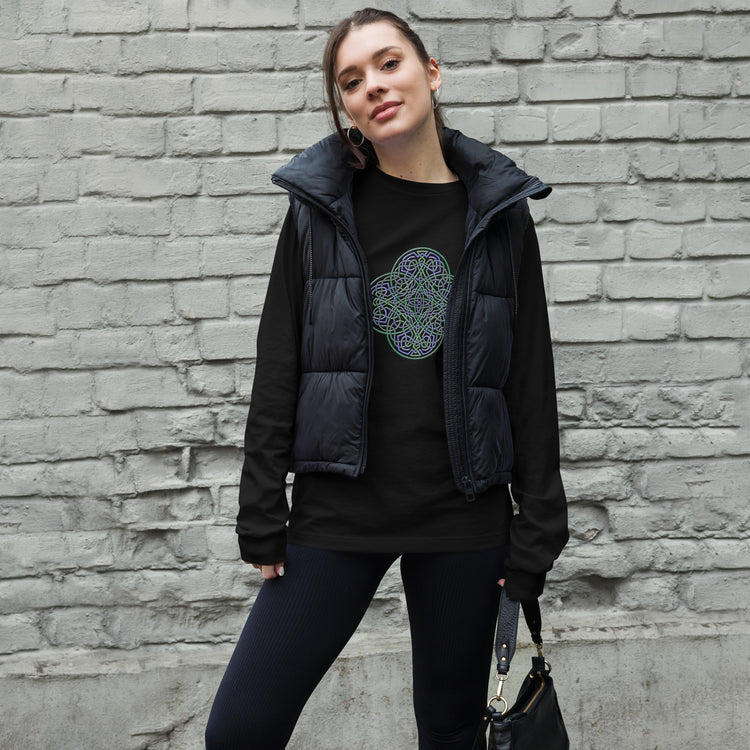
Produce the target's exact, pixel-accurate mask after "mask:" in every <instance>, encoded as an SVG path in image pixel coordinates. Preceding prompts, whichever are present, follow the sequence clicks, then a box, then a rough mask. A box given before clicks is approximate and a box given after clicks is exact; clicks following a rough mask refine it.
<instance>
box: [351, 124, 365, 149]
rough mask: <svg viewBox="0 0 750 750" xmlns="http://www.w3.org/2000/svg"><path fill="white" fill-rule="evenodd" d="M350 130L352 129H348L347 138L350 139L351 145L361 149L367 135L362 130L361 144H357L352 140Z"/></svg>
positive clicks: (360, 132)
mask: <svg viewBox="0 0 750 750" xmlns="http://www.w3.org/2000/svg"><path fill="white" fill-rule="evenodd" d="M354 129H355V130H359V128H354ZM350 130H351V127H349V128H347V129H346V137H347V138H348V139H349V143H351V144H352V146H354V148H360V147H361V146H362V145H363V144H364V142H365V134H364V133H363V132H362V131H361V130H360V131H359V134H360V135H361V136H362V140H361V141H360V142H359V143H355V142H354V141H353V140H352V136H351V134H350V133H349V131H350Z"/></svg>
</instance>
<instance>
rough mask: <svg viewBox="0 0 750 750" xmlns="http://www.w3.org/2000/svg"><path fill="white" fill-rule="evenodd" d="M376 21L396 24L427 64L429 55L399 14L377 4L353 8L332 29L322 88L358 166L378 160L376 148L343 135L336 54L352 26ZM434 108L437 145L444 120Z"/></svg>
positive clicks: (441, 144) (325, 55)
mask: <svg viewBox="0 0 750 750" xmlns="http://www.w3.org/2000/svg"><path fill="white" fill-rule="evenodd" d="M378 21H387V22H388V23H390V24H391V25H392V26H395V27H396V29H397V30H398V31H400V32H401V34H402V35H403V36H404V38H405V39H406V40H407V41H408V42H410V43H411V45H412V47H414V49H415V50H416V52H417V57H418V58H419V59H420V60H421V61H422V62H423V63H424V64H425V65H427V64H428V63H429V62H430V56H429V55H428V54H427V50H426V49H425V46H424V43H423V42H422V40H421V39H420V38H419V36H418V35H417V34H416V33H415V32H414V31H413V30H412V28H411V26H409V24H408V23H406V21H404V19H403V18H400V17H399V16H397V15H396V14H395V13H391V12H390V11H387V10H378V9H377V8H363V9H362V10H358V11H355V12H354V13H352V15H351V16H349V17H348V18H345V19H344V20H343V21H341V22H340V23H339V24H338V25H337V26H336V27H335V28H334V29H333V31H331V34H330V36H329V37H328V43H327V44H326V48H325V52H324V53H323V74H324V76H325V89H326V97H327V99H328V106H329V108H330V112H331V117H332V119H333V125H334V127H335V128H336V132H337V133H338V134H339V138H341V140H342V142H343V143H344V144H345V145H346V146H347V147H348V148H349V149H350V150H351V152H352V153H353V154H354V156H355V157H356V159H357V162H358V164H359V165H360V166H362V167H363V166H365V164H366V163H367V162H368V161H370V162H377V156H376V154H375V150H374V149H373V148H372V144H371V143H370V141H368V140H367V139H365V140H364V143H363V144H362V145H361V146H359V147H356V146H354V145H353V144H352V142H351V141H350V140H349V139H348V138H347V137H346V131H345V129H344V127H343V125H342V124H341V117H340V112H341V110H342V109H344V105H343V102H342V101H341V92H340V91H339V87H338V84H337V83H336V74H335V73H336V72H335V67H336V55H338V51H339V47H340V46H341V42H343V41H344V39H345V38H346V35H347V34H348V33H349V32H350V31H351V30H352V29H355V28H357V27H359V26H367V25H368V24H371V23H377V22H378ZM434 112H435V127H436V128H437V133H438V138H439V139H440V146H441V147H442V146H443V128H444V127H445V121H444V120H443V115H442V112H441V111H440V107H439V106H438V107H437V108H435V110H434ZM363 137H364V136H363Z"/></svg>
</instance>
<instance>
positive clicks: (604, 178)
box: [525, 146, 628, 184]
mask: <svg viewBox="0 0 750 750" xmlns="http://www.w3.org/2000/svg"><path fill="white" fill-rule="evenodd" d="M525 169H526V171H527V172H529V174H536V175H539V176H540V177H541V178H542V179H543V180H545V181H546V182H548V183H550V182H551V183H552V184H554V183H592V182H593V183H597V182H604V183H606V182H625V181H626V180H627V178H628V156H627V154H626V153H625V152H624V151H623V150H621V149H614V148H612V147H610V148H607V147H599V148H591V147H590V146H589V147H580V148H561V147H559V146H556V147H554V148H546V147H539V148H536V149H534V150H533V151H529V153H528V155H527V157H526V159H525Z"/></svg>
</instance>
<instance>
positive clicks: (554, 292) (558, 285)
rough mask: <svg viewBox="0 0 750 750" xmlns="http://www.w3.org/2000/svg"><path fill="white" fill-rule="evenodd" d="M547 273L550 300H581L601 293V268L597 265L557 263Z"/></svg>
mask: <svg viewBox="0 0 750 750" xmlns="http://www.w3.org/2000/svg"><path fill="white" fill-rule="evenodd" d="M549 274H550V295H549V299H550V301H552V302H583V301H586V300H595V299H598V298H600V297H601V295H602V280H601V276H602V269H601V266H599V265H586V264H582V263H575V264H565V265H559V266H554V267H553V268H551V269H550V271H549Z"/></svg>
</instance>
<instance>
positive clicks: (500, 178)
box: [271, 128, 552, 227]
mask: <svg viewBox="0 0 750 750" xmlns="http://www.w3.org/2000/svg"><path fill="white" fill-rule="evenodd" d="M443 137H444V143H445V151H446V161H447V163H448V166H449V167H450V168H451V170H453V171H454V172H455V173H456V174H457V175H458V177H459V178H460V179H461V181H462V182H463V183H464V185H465V186H466V191H467V195H468V199H469V207H470V213H471V214H473V221H472V222H471V223H472V224H473V225H474V226H475V227H476V226H478V225H484V224H485V223H486V221H487V220H488V219H489V215H490V214H492V213H494V212H495V211H496V210H498V209H499V208H501V207H503V206H505V205H510V204H511V203H513V202H515V200H517V199H520V198H521V197H527V198H535V199H539V198H545V197H546V196H548V195H549V194H550V192H551V191H552V188H550V187H549V186H547V185H545V184H544V183H543V182H541V180H539V179H538V178H537V177H532V176H530V175H528V174H526V172H524V171H523V170H522V169H519V168H518V167H517V166H516V164H515V162H513V161H512V160H511V159H510V158H508V157H507V156H505V155H504V154H502V153H500V152H499V151H494V150H493V149H491V148H490V147H489V146H487V145H485V144H484V143H481V142H480V141H477V140H475V139H474V138H469V137H468V136H466V135H464V134H463V133H461V132H460V131H458V130H452V129H451V128H445V129H444V131H443ZM353 159H354V157H353V156H352V154H351V151H349V149H348V148H347V147H346V146H345V145H344V144H343V143H342V142H341V140H340V138H339V136H338V134H337V133H332V134H331V135H329V136H327V137H326V138H323V139H322V140H321V141H318V142H317V143H315V144H314V145H312V146H310V147H309V148H307V149H305V150H304V151H302V152H300V153H299V154H297V155H296V156H294V157H293V158H292V159H291V160H290V161H289V162H288V163H287V164H285V165H284V166H282V167H281V168H279V169H277V170H276V171H275V172H274V173H273V175H272V176H271V180H272V181H273V183H274V184H276V185H278V186H279V187H283V188H284V189H286V190H289V191H290V192H293V193H294V194H296V195H297V196H299V197H300V198H302V199H303V200H305V201H307V202H309V203H312V204H314V205H317V206H319V207H321V208H323V209H324V210H326V211H328V212H330V213H333V214H334V215H337V216H339V217H340V218H342V219H343V220H344V221H347V219H349V218H350V217H348V216H346V214H347V213H348V212H349V209H350V207H351V192H352V180H353V178H354V174H355V172H356V168H355V167H354V166H353V165H352V161H353ZM347 223H352V222H351V221H348V222H347Z"/></svg>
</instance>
